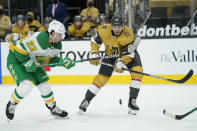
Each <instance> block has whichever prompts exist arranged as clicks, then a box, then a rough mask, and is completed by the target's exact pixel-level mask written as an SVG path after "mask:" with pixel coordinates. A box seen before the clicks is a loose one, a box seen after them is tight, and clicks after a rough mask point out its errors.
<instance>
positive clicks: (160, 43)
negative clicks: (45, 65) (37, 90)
mask: <svg viewBox="0 0 197 131" xmlns="http://www.w3.org/2000/svg"><path fill="white" fill-rule="evenodd" d="M2 46H3V47H2V48H3V49H4V50H2V51H3V52H2V61H4V62H3V63H2V71H3V72H2V76H3V79H2V83H5V84H6V83H14V82H11V80H12V78H11V75H10V73H9V71H8V70H7V69H6V61H7V54H8V47H7V43H2ZM103 50H104V46H103V45H102V46H101V47H100V51H103ZM137 50H138V52H139V54H140V57H141V61H142V65H143V71H144V72H145V73H149V74H154V75H160V76H163V77H167V78H173V79H180V78H182V77H183V76H184V75H185V74H187V72H188V71H189V70H190V69H193V70H194V74H195V75H194V76H193V77H192V79H191V80H190V81H189V83H190V84H194V83H196V84H197V79H196V78H197V38H187V39H186V38H184V39H143V40H142V41H141V43H140V45H139V47H138V49H137ZM89 51H90V41H88V40H87V41H63V42H62V52H61V53H60V56H61V57H69V58H71V59H73V60H80V59H87V58H88V54H89ZM100 55H103V53H100ZM98 71H99V66H93V65H91V64H90V63H89V62H88V61H87V62H82V63H76V66H75V67H74V68H71V69H70V70H67V69H65V68H63V67H54V68H51V70H50V71H49V72H47V73H48V75H49V76H50V81H49V82H50V83H53V84H89V83H91V82H92V79H93V78H94V76H95V75H96V74H98ZM130 80H131V77H130V73H129V72H127V71H125V72H124V73H115V72H114V73H113V77H112V78H111V79H110V81H109V83H111V84H125V83H129V81H130ZM143 83H145V84H161V83H166V81H163V80H158V79H154V78H151V77H144V78H143ZM167 84H169V82H168V83H167Z"/></svg>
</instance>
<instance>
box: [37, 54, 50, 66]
mask: <svg viewBox="0 0 197 131" xmlns="http://www.w3.org/2000/svg"><path fill="white" fill-rule="evenodd" d="M50 58H51V57H50V56H36V60H37V62H38V63H40V64H43V63H45V62H48V61H49V60H50Z"/></svg>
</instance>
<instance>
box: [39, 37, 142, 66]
mask: <svg viewBox="0 0 197 131" xmlns="http://www.w3.org/2000/svg"><path fill="white" fill-rule="evenodd" d="M140 41H141V38H140V37H136V39H135V41H134V43H133V46H131V47H130V48H128V50H129V51H128V52H127V53H123V54H115V55H111V56H108V55H107V56H104V57H97V58H88V59H81V60H76V61H74V62H75V63H78V62H85V61H90V60H100V59H101V60H104V59H110V58H120V57H122V56H124V55H129V54H131V53H132V52H134V51H135V50H136V49H137V47H138V45H139V44H140ZM129 52H130V53H129ZM66 63H67V62H60V63H51V64H43V65H40V66H38V67H44V66H58V65H64V64H66Z"/></svg>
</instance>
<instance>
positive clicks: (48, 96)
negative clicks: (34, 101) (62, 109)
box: [38, 81, 55, 107]
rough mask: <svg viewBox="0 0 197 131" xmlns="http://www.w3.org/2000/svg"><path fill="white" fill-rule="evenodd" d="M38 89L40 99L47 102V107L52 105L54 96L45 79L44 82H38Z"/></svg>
mask: <svg viewBox="0 0 197 131" xmlns="http://www.w3.org/2000/svg"><path fill="white" fill-rule="evenodd" d="M38 89H39V90H40V93H41V97H42V99H43V100H44V101H45V102H46V103H47V105H48V106H49V107H52V106H53V103H54V100H55V98H54V95H53V91H52V90H51V87H50V85H49V83H48V82H47V81H46V82H43V83H41V84H39V85H38Z"/></svg>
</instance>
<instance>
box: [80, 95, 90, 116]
mask: <svg viewBox="0 0 197 131" xmlns="http://www.w3.org/2000/svg"><path fill="white" fill-rule="evenodd" d="M89 104H90V102H88V101H87V100H86V99H84V100H83V101H82V102H81V105H80V106H79V111H78V114H79V115H82V114H84V113H85V112H86V110H87V107H88V106H89Z"/></svg>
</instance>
